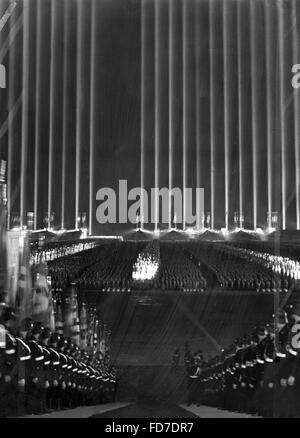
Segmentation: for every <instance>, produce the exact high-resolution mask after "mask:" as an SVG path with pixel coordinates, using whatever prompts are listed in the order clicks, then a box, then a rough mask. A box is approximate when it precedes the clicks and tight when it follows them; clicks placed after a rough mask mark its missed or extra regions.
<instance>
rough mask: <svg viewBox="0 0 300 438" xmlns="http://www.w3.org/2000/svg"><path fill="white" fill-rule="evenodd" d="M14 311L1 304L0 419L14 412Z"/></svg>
mask: <svg viewBox="0 0 300 438" xmlns="http://www.w3.org/2000/svg"><path fill="white" fill-rule="evenodd" d="M14 318H15V315H14V311H13V309H12V308H11V307H9V306H8V305H7V304H6V303H5V302H2V303H0V326H1V346H2V347H1V349H0V355H1V357H0V364H1V370H0V371H1V379H0V417H5V416H7V415H10V414H12V413H13V411H14V405H15V400H16V392H17V386H16V381H15V376H14V374H15V373H16V369H17V342H16V339H15V337H14V336H13V334H12V328H13V324H14Z"/></svg>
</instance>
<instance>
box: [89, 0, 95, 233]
mask: <svg viewBox="0 0 300 438" xmlns="http://www.w3.org/2000/svg"><path fill="white" fill-rule="evenodd" d="M91 22H92V24H91V59H90V62H91V81H90V160H89V174H90V179H89V235H91V234H92V227H93V189H94V142H95V125H94V121H95V45H96V27H95V23H96V18H95V0H92V4H91Z"/></svg>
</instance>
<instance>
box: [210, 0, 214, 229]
mask: <svg viewBox="0 0 300 438" xmlns="http://www.w3.org/2000/svg"><path fill="white" fill-rule="evenodd" d="M213 44H214V32H213V0H210V1H209V89H210V205H211V207H210V208H211V212H210V214H211V228H212V229H214V227H215V129H214V128H215V113H214V97H215V93H214V87H213V80H214V53H213V51H214V46H213Z"/></svg>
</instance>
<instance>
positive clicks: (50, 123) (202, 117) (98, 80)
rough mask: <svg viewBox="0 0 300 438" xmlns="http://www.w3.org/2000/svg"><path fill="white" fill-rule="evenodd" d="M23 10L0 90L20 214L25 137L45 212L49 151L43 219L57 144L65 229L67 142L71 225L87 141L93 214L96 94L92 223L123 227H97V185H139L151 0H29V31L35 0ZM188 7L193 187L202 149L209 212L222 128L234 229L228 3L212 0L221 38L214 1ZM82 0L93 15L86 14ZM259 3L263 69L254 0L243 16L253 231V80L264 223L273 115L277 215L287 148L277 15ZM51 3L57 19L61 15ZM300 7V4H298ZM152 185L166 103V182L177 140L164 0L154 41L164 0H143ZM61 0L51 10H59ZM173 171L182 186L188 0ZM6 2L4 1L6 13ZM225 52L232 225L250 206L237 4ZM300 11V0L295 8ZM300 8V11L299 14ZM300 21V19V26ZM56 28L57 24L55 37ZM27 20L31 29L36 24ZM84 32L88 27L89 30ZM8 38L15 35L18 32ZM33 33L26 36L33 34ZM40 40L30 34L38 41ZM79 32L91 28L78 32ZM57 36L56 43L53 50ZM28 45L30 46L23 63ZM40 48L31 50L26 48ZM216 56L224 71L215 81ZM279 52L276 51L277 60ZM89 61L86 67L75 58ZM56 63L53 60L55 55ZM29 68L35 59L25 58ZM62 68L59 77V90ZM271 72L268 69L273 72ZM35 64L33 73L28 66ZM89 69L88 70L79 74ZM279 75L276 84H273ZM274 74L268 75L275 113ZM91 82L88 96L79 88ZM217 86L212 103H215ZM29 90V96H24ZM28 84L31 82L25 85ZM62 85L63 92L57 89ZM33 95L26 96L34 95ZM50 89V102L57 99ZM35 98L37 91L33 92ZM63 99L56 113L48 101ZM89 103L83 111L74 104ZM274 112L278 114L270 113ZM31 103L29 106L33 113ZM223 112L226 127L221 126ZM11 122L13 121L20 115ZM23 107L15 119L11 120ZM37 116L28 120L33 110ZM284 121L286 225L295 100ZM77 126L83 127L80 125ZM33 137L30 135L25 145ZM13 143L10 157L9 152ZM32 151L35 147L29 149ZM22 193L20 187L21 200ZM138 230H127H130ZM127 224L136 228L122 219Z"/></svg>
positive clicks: (2, 41) (248, 217) (2, 43)
mask: <svg viewBox="0 0 300 438" xmlns="http://www.w3.org/2000/svg"><path fill="white" fill-rule="evenodd" d="M24 1H25V0H23V1H21V0H16V3H17V6H16V8H15V10H14V12H13V14H12V16H11V18H10V20H9V21H8V23H6V25H5V27H4V29H3V30H2V31H1V32H0V62H1V63H2V64H4V65H5V67H6V70H7V88H6V89H0V95H1V107H0V157H1V158H7V157H8V156H10V157H11V160H10V166H11V186H10V192H11V194H12V195H11V196H12V198H11V211H12V212H20V184H19V181H20V174H21V163H22V158H21V157H22V154H21V151H22V147H21V145H22V135H23V144H26V145H27V146H26V148H25V152H24V153H23V167H24V169H26V172H25V173H26V177H25V178H24V182H25V185H24V215H25V214H26V213H25V212H27V211H33V210H34V161H35V148H37V150H38V156H39V163H38V180H37V182H38V184H37V201H38V215H37V224H38V227H40V226H42V225H43V217H44V214H45V213H46V212H47V208H48V169H49V166H48V163H49V144H50V141H51V142H52V143H51V144H52V145H53V149H52V151H53V153H52V160H53V161H52V162H53V168H52V190H51V201H52V211H53V212H55V223H56V225H57V226H58V227H59V226H60V224H61V214H62V211H61V202H62V168H63V159H62V150H63V145H64V144H65V148H66V161H65V175H66V180H65V227H66V228H74V225H75V223H74V222H75V168H76V138H78V141H79V144H80V160H79V162H80V180H79V181H80V184H79V189H80V190H79V211H80V212H88V211H89V204H88V200H89V176H90V172H89V150H90V149H89V148H90V133H91V129H90V128H91V126H90V122H91V120H90V99H91V90H93V91H92V92H93V93H94V101H95V107H94V114H95V116H94V120H93V121H92V124H93V127H94V130H93V132H94V143H93V144H94V151H95V154H94V160H93V169H94V196H93V199H94V205H93V212H94V213H93V216H94V217H93V232H94V233H98V234H100V233H117V232H119V231H120V227H119V226H110V225H108V226H105V227H103V226H99V224H97V222H96V215H95V212H96V206H97V203H96V191H97V190H98V189H99V188H101V187H106V186H107V187H112V188H116V187H118V182H119V180H120V179H127V180H128V187H129V189H130V188H131V187H139V186H140V162H141V156H140V148H141V1H140V0H95V1H94V12H93V14H92V13H91V0H77V1H76V0H26V2H27V3H28V4H29V27H27V26H26V27H25V31H24V26H23V18H24V14H23V10H22V9H23V3H24ZM184 1H185V4H186V20H187V21H186V23H187V33H186V41H185V44H186V79H187V80H186V83H187V86H186V99H187V100H186V102H187V104H186V115H187V117H186V123H187V130H186V132H187V186H188V187H196V174H197V161H196V157H197V150H198V152H199V153H198V157H199V161H198V163H199V175H200V186H201V187H204V189H205V210H206V211H210V210H211V207H210V159H211V133H213V134H214V136H215V226H216V228H219V227H222V226H224V220H225V219H224V218H225V214H224V209H225V201H224V182H225V173H224V160H225V152H224V151H225V149H224V116H225V109H224V80H223V79H224V70H223V67H224V58H223V27H222V20H223V1H221V0H213V1H212V4H213V6H212V8H213V15H212V17H213V18H212V23H211V33H212V35H213V40H212V42H211V44H210V41H209V32H210V23H209V1H208V0H184ZM78 2H80V10H81V13H80V14H78ZM251 2H253V3H254V17H255V20H253V21H252V23H255V24H254V30H255V38H254V53H255V70H254V75H253V71H251V51H250V1H247V0H241V1H240V17H241V26H240V27H241V35H240V36H241V38H240V40H239V41H240V43H241V58H240V66H241V70H240V73H241V80H242V87H241V106H240V108H241V120H240V127H241V135H242V137H241V138H242V151H243V154H242V162H241V165H242V174H243V199H244V215H245V227H246V228H251V227H252V226H253V201H252V190H253V184H252V164H253V163H252V143H253V142H252V140H253V129H252V105H253V96H251V84H252V85H253V84H254V89H255V98H256V101H255V102H256V103H255V111H254V114H255V119H256V120H257V131H256V132H257V151H258V165H257V188H258V199H257V205H258V226H265V225H266V218H267V209H268V206H267V181H268V179H267V115H268V114H269V120H270V123H271V129H270V133H271V144H272V162H271V169H272V171H273V181H272V201H273V210H277V211H280V209H281V196H280V192H281V181H282V180H281V164H280V163H281V158H282V157H281V152H280V151H281V149H280V146H281V143H280V123H279V115H280V95H279V80H280V76H279V68H278V65H279V64H278V62H279V61H278V60H279V45H278V13H277V12H278V11H277V9H276V3H277V2H274V1H267V0H251ZM51 3H53V5H55V6H54V8H53V11H54V16H53V17H52V19H51ZM283 3H284V51H283V53H284V64H283V71H284V80H283V84H284V87H283V88H284V101H289V100H288V99H289V96H290V95H291V93H292V91H293V90H292V87H291V78H292V74H291V68H292V65H293V64H294V63H295V62H294V60H293V53H292V31H291V27H292V23H293V22H292V9H291V8H292V1H290V0H286V1H283ZM296 3H298V2H296ZM144 4H145V9H144V10H145V23H146V27H145V48H146V50H145V52H144V56H145V66H146V68H145V86H146V92H145V107H144V110H145V121H146V123H145V156H144V165H145V186H146V188H147V189H150V188H151V187H154V148H155V103H156V104H157V105H158V112H159V124H158V125H157V142H158V144H159V186H160V187H163V186H167V184H168V153H169V152H168V150H169V149H168V148H169V81H168V78H169V58H168V57H169V22H168V13H169V4H170V2H169V1H167V0H159V2H158V12H157V13H158V17H159V20H158V22H157V23H156V31H157V35H158V36H159V40H158V43H157V46H156V47H157V48H158V49H156V50H155V38H154V36H155V19H154V17H155V14H154V0H145V2H144ZM53 5H52V6H53ZM173 5H174V14H173V20H174V21H173V23H174V29H175V32H174V38H173V42H172V47H173V50H174V51H173V54H174V57H173V91H172V99H171V101H172V109H171V111H172V120H173V129H174V131H173V136H174V143H173V163H174V167H173V172H174V179H173V183H174V186H178V187H182V158H183V153H182V138H183V50H182V48H183V42H182V28H183V27H182V20H183V15H182V0H173ZM267 5H268V8H269V9H268V11H269V14H270V15H269V17H270V19H269V21H268V23H267V24H268V25H269V27H270V35H271V38H270V41H271V43H270V46H269V51H268V53H267V52H266V44H265V39H266V22H265V8H266V6H267ZM7 6H8V1H7V0H1V8H0V12H1V16H2V15H3V13H4V11H5V10H6V8H7ZM226 7H227V8H228V9H227V23H228V27H227V35H228V40H227V41H228V46H227V57H228V58H227V61H228V64H227V65H228V71H229V81H228V102H229V105H228V109H227V110H226V112H227V116H228V120H229V130H228V138H229V147H228V159H229V220H230V224H231V225H232V224H233V215H234V212H235V211H238V209H239V167H238V166H239V149H238V144H239V143H238V140H239V136H238V134H239V118H238V115H239V102H238V61H239V58H238V28H237V1H236V0H228V1H226ZM297 8H298V11H297V12H299V5H298V4H297ZM92 16H93V18H94V19H95V51H94V54H95V56H94V68H95V69H94V82H93V87H91V80H90V78H91V69H90V66H91V61H90V58H91V29H92ZM297 16H298V17H299V13H297ZM297 26H299V22H298V23H297ZM51 28H52V32H53V33H52V32H51ZM26 29H28V32H27V30H26ZM79 29H81V31H80V33H79ZM9 35H10V38H11V41H9V40H8V38H9ZM24 35H25V39H24ZM27 35H28V36H27ZM78 35H79V37H78ZM51 40H52V50H51ZM23 49H24V51H26V53H27V52H28V53H27V54H26V56H25V61H24V63H23ZM27 49H28V50H27ZM210 54H211V55H212V58H211V60H212V64H211V65H213V74H212V75H211V76H212V77H211V81H210ZM267 55H270V56H269V58H267ZM78 56H80V59H81V64H80V68H79V70H77V59H78ZM155 58H156V59H157V62H158V64H157V72H156V74H157V76H156V77H157V80H158V83H159V95H158V100H157V102H155V99H154V96H155ZM51 59H52V64H51ZM298 62H300V56H299V60H298ZM22 63H23V65H22ZM51 65H52V73H53V74H52V77H53V84H52V88H51V87H50V73H51ZM267 66H268V67H269V71H270V75H269V77H268V78H267V73H266V67H267ZM24 68H27V69H28V87H25V86H24V74H23V73H24ZM25 71H26V70H25ZM77 72H79V76H77ZM268 81H269V82H268ZM26 83H27V82H25V84H26ZM267 83H269V84H270V90H271V95H270V101H269V109H268V106H267V95H266V93H267V91H266V90H267ZM77 84H79V91H80V92H79V93H77ZM211 87H213V90H214V94H213V100H212V99H211V89H212V88H211ZM22 90H23V97H22V94H21V93H22ZM24 90H25V91H24ZM50 90H52V92H50ZM24 93H25V98H24ZM51 96H52V99H51ZM27 98H28V99H27ZM51 102H52V111H50V108H51V106H50V103H51ZM77 105H78V108H79V111H80V112H79V113H78V114H79V117H78V114H77V120H79V124H78V123H76V108H77ZM267 109H268V111H269V112H268V111H267ZM22 110H23V111H22ZM211 110H212V112H213V115H214V123H213V124H212V123H211V117H210V114H211ZM9 113H10V119H9V123H8V124H7V118H8V114H9ZM12 114H13V116H12ZM24 114H25V116H24ZM284 117H285V123H286V129H285V134H286V145H287V147H286V153H285V157H284V159H285V166H286V172H287V174H286V193H287V227H288V228H290V229H294V228H295V227H296V201H295V138H294V108H293V99H292V100H290V101H289V104H287V107H286V110H285V112H284ZM76 128H77V129H76ZM24 139H25V140H24ZM8 150H10V155H9V154H8ZM23 150H24V148H23ZM13 195H14V196H13ZM125 228H126V227H125ZM122 229H124V227H123V226H122Z"/></svg>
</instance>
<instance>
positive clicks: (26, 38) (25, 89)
mask: <svg viewBox="0 0 300 438" xmlns="http://www.w3.org/2000/svg"><path fill="white" fill-rule="evenodd" d="M28 60H29V3H28V2H25V3H24V4H23V60H22V63H23V66H22V70H23V74H22V86H23V101H22V138H21V184H20V216H21V223H20V225H21V228H23V225H24V214H25V205H26V170H27V150H28V103H29V102H28V86H29V61H28Z"/></svg>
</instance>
